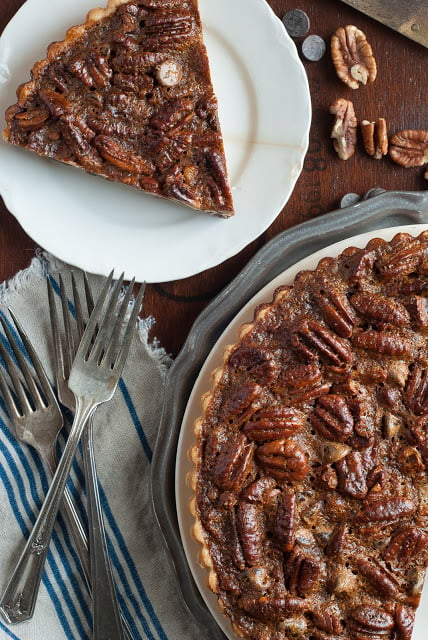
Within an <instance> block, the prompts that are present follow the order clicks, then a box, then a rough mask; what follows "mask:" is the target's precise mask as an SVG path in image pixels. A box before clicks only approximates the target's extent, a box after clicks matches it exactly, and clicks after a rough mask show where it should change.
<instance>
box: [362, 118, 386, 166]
mask: <svg viewBox="0 0 428 640" xmlns="http://www.w3.org/2000/svg"><path fill="white" fill-rule="evenodd" d="M360 128H361V137H362V139H363V145H364V149H365V150H366V152H367V153H368V154H369V156H371V157H372V158H374V159H375V160H380V159H381V158H382V156H386V154H387V153H388V131H387V127H386V120H385V118H378V119H377V120H376V121H375V122H369V121H368V120H362V121H361V124H360Z"/></svg>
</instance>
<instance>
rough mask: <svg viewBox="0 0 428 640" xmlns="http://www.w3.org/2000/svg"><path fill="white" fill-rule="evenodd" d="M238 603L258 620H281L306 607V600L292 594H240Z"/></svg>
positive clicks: (301, 611)
mask: <svg viewBox="0 0 428 640" xmlns="http://www.w3.org/2000/svg"><path fill="white" fill-rule="evenodd" d="M238 604H239V606H240V607H242V609H244V611H247V612H248V613H250V614H251V615H252V616H254V617H255V618H257V619H258V620H264V621H269V622H270V621H271V620H276V621H280V620H283V619H284V617H285V616H291V615H293V614H296V613H304V612H305V611H306V610H307V609H308V604H307V602H306V601H305V600H304V599H302V598H296V597H293V596H286V597H279V596H268V595H266V596H261V597H260V596H253V595H248V596H242V597H241V598H240V599H239V601H238Z"/></svg>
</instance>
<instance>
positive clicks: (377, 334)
mask: <svg viewBox="0 0 428 640" xmlns="http://www.w3.org/2000/svg"><path fill="white" fill-rule="evenodd" d="M352 344H353V345H354V346H355V347H360V348H362V349H367V350H369V351H377V352H378V353H382V354H386V355H388V356H409V355H411V353H412V344H411V342H410V340H408V339H407V338H405V337H403V336H402V335H400V334H399V333H395V332H393V331H375V330H374V329H368V330H367V331H362V332H361V333H357V334H355V335H354V336H353V337H352Z"/></svg>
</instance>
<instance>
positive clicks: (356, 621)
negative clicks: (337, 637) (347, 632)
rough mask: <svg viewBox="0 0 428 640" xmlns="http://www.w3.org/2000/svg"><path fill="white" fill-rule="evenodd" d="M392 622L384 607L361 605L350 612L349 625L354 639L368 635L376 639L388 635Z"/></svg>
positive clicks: (364, 637) (392, 625)
mask: <svg viewBox="0 0 428 640" xmlns="http://www.w3.org/2000/svg"><path fill="white" fill-rule="evenodd" d="M394 624H395V622H394V618H393V617H392V615H391V614H390V613H388V612H387V611H385V609H381V608H380V607H374V606H370V605H362V606H359V607H357V609H355V610H354V611H353V612H352V615H351V620H350V625H349V626H350V629H351V632H352V633H353V636H352V637H353V638H355V640H360V639H361V640H366V639H367V638H368V637H370V638H373V640H377V639H378V638H385V637H388V636H389V634H390V631H391V629H392V628H393V627H394Z"/></svg>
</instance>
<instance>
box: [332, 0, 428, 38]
mask: <svg viewBox="0 0 428 640" xmlns="http://www.w3.org/2000/svg"><path fill="white" fill-rule="evenodd" d="M342 2H345V3H346V4H349V5H350V6H351V7H354V8H355V9H358V10H359V11H361V12H362V13H365V14H366V15H368V16H370V17H371V18H374V19H375V20H378V21H379V22H381V23H382V24H385V25H386V26H387V27H391V29H394V30H395V31H398V32H399V33H402V34H403V35H404V36H407V37H408V38H411V39H412V40H415V41H416V42H419V44H422V45H423V46H424V47H428V1H427V0H342Z"/></svg>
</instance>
